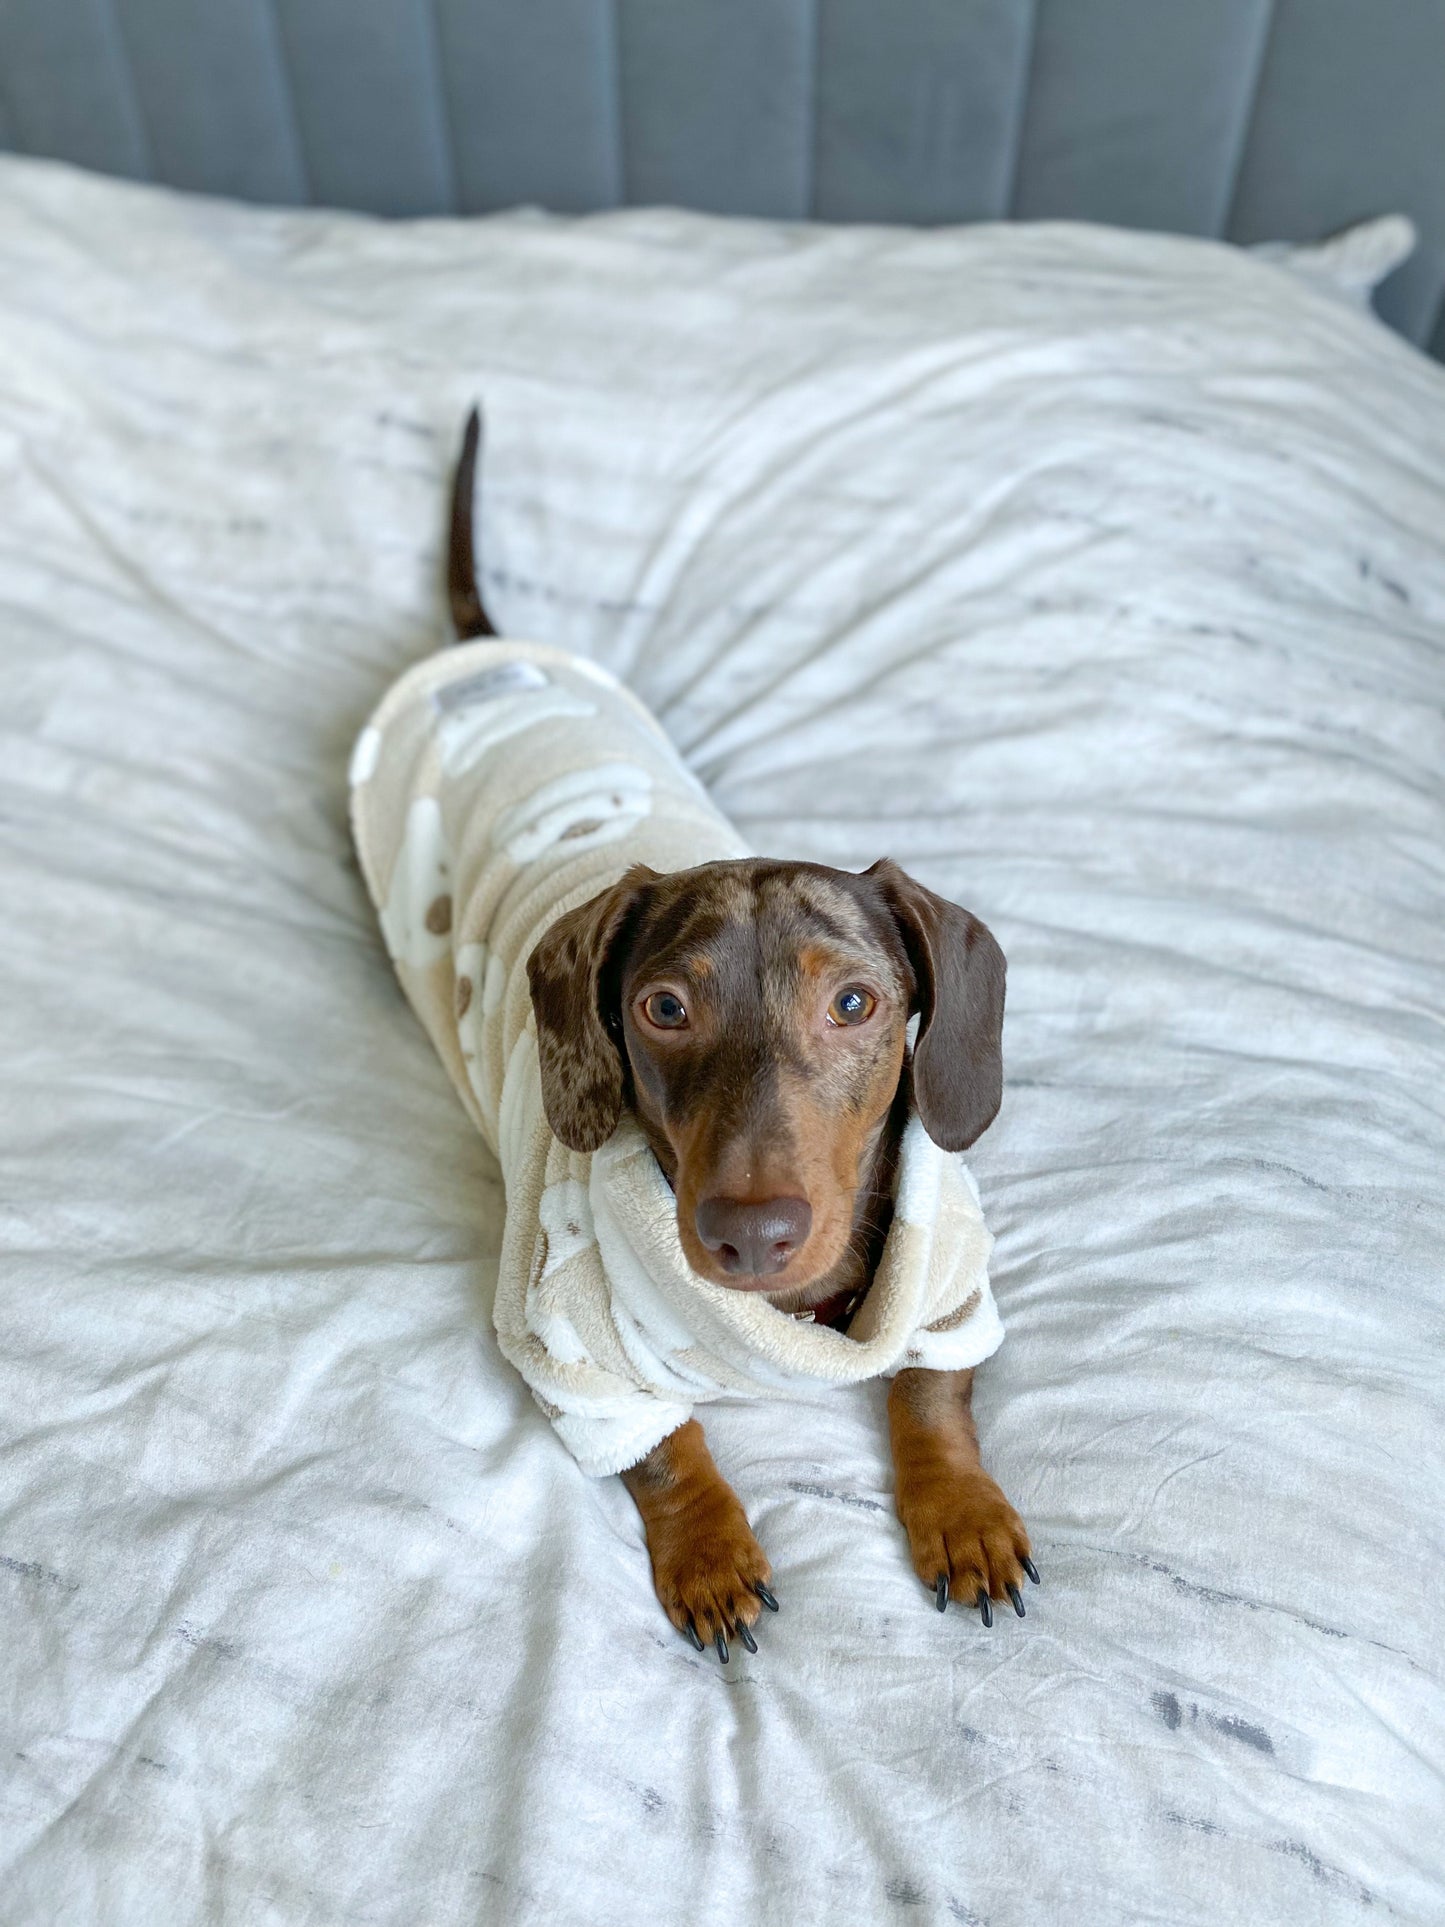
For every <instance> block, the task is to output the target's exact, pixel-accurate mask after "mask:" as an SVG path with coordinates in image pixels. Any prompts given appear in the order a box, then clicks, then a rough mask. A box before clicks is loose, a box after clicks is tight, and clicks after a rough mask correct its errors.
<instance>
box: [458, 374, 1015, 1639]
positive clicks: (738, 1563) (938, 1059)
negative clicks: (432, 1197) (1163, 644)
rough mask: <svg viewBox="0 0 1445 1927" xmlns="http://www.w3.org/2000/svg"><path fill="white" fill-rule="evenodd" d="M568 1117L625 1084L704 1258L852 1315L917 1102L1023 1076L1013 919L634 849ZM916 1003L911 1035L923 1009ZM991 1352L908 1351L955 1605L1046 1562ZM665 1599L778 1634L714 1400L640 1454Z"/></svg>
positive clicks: (915, 1417)
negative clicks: (980, 1379) (984, 1456)
mask: <svg viewBox="0 0 1445 1927" xmlns="http://www.w3.org/2000/svg"><path fill="white" fill-rule="evenodd" d="M477 443H478V420H477V416H476V414H475V412H474V413H473V415H472V417H471V419H470V420H469V421H468V423H467V431H466V438H465V441H464V443H463V448H462V457H461V462H460V465H459V467H458V471H457V480H456V488H455V491H454V495H453V502H452V532H451V554H450V565H449V589H450V597H451V607H452V615H453V620H454V622H455V625H456V628H457V632H458V634H459V635H460V636H462V637H470V636H478V635H492V634H495V633H496V632H495V630H493V628H492V626H491V623H490V622H489V621H488V619H487V615H486V611H485V608H484V607H483V604H482V601H481V597H480V594H479V592H478V587H477V580H476V571H475V563H474V554H473V538H472V508H473V505H472V490H473V475H474V470H475V463H476V452H477ZM528 974H529V977H530V982H531V990H532V1002H533V1007H534V1010H535V1013H536V1020H537V1038H538V1049H539V1056H540V1060H541V1069H542V1094H543V1101H544V1104H545V1107H546V1113H547V1121H548V1123H549V1124H550V1125H551V1127H552V1130H553V1131H554V1133H555V1134H556V1136H557V1137H558V1138H559V1139H560V1140H561V1141H562V1143H563V1144H565V1145H567V1146H568V1147H569V1148H570V1149H572V1150H576V1151H582V1152H590V1151H595V1150H596V1149H597V1148H598V1147H599V1146H600V1145H601V1144H603V1143H604V1142H605V1141H606V1140H607V1138H608V1137H609V1136H610V1135H611V1134H612V1132H613V1131H614V1130H615V1128H616V1126H617V1122H618V1119H619V1118H620V1117H621V1115H622V1111H623V1109H624V1107H626V1108H628V1109H630V1110H631V1111H632V1112H633V1114H634V1115H635V1116H636V1118H637V1120H638V1122H639V1124H640V1125H641V1127H642V1129H643V1131H644V1132H645V1134H646V1136H647V1139H648V1142H649V1143H650V1144H651V1146H652V1149H653V1152H654V1153H655V1155H656V1157H657V1161H658V1163H659V1165H660V1166H661V1168H662V1170H663V1172H664V1173H665V1174H666V1176H667V1179H668V1182H669V1183H670V1185H671V1186H672V1189H673V1192H674V1194H675V1196H676V1199H677V1225H678V1234H679V1236H680V1238H681V1241H682V1247H683V1250H684V1252H685V1254H686V1256H687V1260H688V1262H689V1264H690V1265H691V1266H692V1267H693V1269H694V1270H695V1271H697V1272H698V1273H699V1275H700V1276H702V1277H704V1278H709V1279H712V1280H713V1281H714V1282H715V1283H717V1284H721V1285H726V1286H729V1287H731V1288H732V1289H734V1290H737V1291H761V1292H765V1293H766V1294H767V1296H768V1298H769V1300H770V1302H771V1303H772V1304H774V1305H776V1306H777V1307H778V1308H779V1309H780V1310H783V1311H788V1312H793V1313H802V1314H808V1313H811V1315H812V1316H813V1317H814V1319H816V1320H818V1321H820V1322H824V1323H827V1324H830V1325H834V1326H836V1327H837V1328H838V1329H840V1330H846V1329H847V1326H848V1322H849V1320H850V1318H851V1317H852V1315H853V1313H854V1311H855V1310H856V1309H857V1307H858V1305H859V1303H860V1302H861V1301H862V1298H863V1296H864V1294H865V1293H866V1292H867V1289H868V1286H869V1283H870V1281H871V1279H872V1276H873V1270H874V1267H875V1265H876V1264H877V1262H878V1258H879V1254H880V1252H881V1250H882V1246H883V1241H884V1238H885V1237H886V1235H887V1232H888V1227H889V1222H890V1214H891V1209H892V1206H891V1199H892V1193H893V1180H894V1174H895V1169H896V1164H897V1158H898V1151H899V1142H900V1138H901V1134H902V1130H903V1125H904V1121H905V1119H906V1118H907V1115H908V1111H909V1107H910V1104H911V1105H912V1106H913V1107H915V1108H916V1109H917V1112H918V1115H919V1118H920V1120H921V1122H922V1124H923V1127H924V1129H925V1130H926V1131H927V1132H928V1135H929V1136H930V1137H931V1138H932V1139H933V1140H934V1141H935V1142H936V1143H937V1144H939V1145H941V1146H942V1147H943V1148H944V1149H945V1150H949V1151H961V1150H963V1149H964V1148H965V1147H966V1146H968V1145H970V1144H972V1143H973V1141H974V1139H975V1138H977V1137H978V1135H979V1134H980V1132H982V1131H983V1130H985V1129H986V1128H987V1126H988V1125H989V1124H990V1123H991V1122H992V1120H993V1118H994V1117H995V1115H996V1114H997V1111H998V1107H999V1100H1000V1096H1001V1092H1002V1081H1003V1060H1002V1055H1001V1032H1002V1027H1003V1005H1004V959H1003V953H1002V951H1001V950H1000V949H999V946H998V944H997V943H996V942H995V940H994V938H993V937H992V935H991V934H990V933H989V931H988V930H987V929H986V928H985V927H984V925H983V924H981V923H980V922H979V921H978V919H977V918H976V917H973V916H971V915H970V914H969V913H968V911H966V910H961V909H959V908H958V907H957V906H956V905H955V904H952V903H948V902H945V901H944V899H943V898H941V897H938V896H935V895H934V894H933V892H932V891H931V890H926V889H924V888H923V886H922V885H921V884H918V883H915V882H914V881H913V879H912V878H911V877H909V876H907V875H905V874H904V872H903V871H902V870H900V869H898V868H897V866H896V865H895V864H893V863H890V862H887V861H884V862H881V863H875V864H874V865H873V867H872V868H871V869H870V870H866V871H864V872H863V874H862V875H854V874H852V873H851V872H848V871H844V870H830V869H825V868H824V867H822V866H821V865H818V864H814V863H779V862H770V861H765V860H763V859H758V858H752V859H746V860H744V861H740V862H729V863H708V864H703V865H701V866H700V867H699V868H697V869H692V870H684V871H680V872H678V873H676V874H674V875H671V876H659V875H657V874H656V873H655V872H653V871H651V870H646V869H638V870H633V871H630V872H628V874H627V875H625V876H623V877H621V878H620V879H619V880H618V882H617V883H615V884H614V885H613V886H612V888H611V889H609V890H606V891H604V892H603V893H602V895H601V896H599V897H596V898H594V899H593V900H592V901H591V902H590V903H586V904H583V905H582V906H581V907H580V908H579V909H576V910H573V911H571V912H569V913H568V914H567V915H565V916H563V917H561V918H559V919H558V921H557V922H556V923H555V924H554V925H553V926H552V928H551V929H550V930H549V931H548V933H547V935H546V936H545V937H544V938H543V939H542V941H541V942H540V943H539V944H538V945H537V947H536V949H535V951H534V952H533V954H532V957H531V959H530V962H529V966H528ZM915 1014H916V1015H917V1016H918V1019H919V1028H918V1032H917V1040H916V1043H915V1045H914V1048H913V1050H912V1052H911V1054H910V1052H909V1049H908V1041H907V1026H908V1023H909V1020H910V1018H911V1017H912V1016H914V1015H915ZM972 1387H973V1373H972V1372H971V1371H961V1372H938V1371H918V1370H904V1371H900V1372H899V1373H898V1374H897V1376H896V1377H895V1378H894V1380H893V1383H892V1387H891V1389H890V1392H889V1397H888V1415H889V1423H890V1429H891V1434H892V1445H893V1464H894V1474H895V1491H896V1497H897V1506H898V1516H899V1518H900V1519H901V1520H902V1522H903V1526H904V1529H905V1531H906V1532H907V1534H908V1541H909V1546H910V1549H911V1551H912V1556H913V1564H914V1569H915V1570H916V1572H917V1573H918V1575H919V1577H920V1578H921V1579H922V1580H923V1582H924V1584H925V1585H926V1586H928V1587H929V1588H930V1589H931V1590H932V1591H933V1593H934V1596H935V1599H936V1602H937V1605H938V1609H939V1611H940V1612H942V1611H943V1610H944V1609H945V1608H946V1606H947V1604H948V1601H949V1599H950V1598H953V1599H958V1600H962V1601H964V1602H965V1603H967V1604H970V1605H975V1604H976V1605H977V1606H978V1609H979V1612H980V1614H981V1616H982V1619H983V1622H984V1624H985V1625H986V1626H987V1625H991V1624H992V1618H993V1615H992V1609H991V1605H990V1601H991V1600H1000V1601H1001V1600H1003V1599H1005V1598H1007V1599H1009V1600H1010V1601H1011V1602H1012V1603H1013V1606H1014V1610H1015V1611H1016V1612H1017V1613H1019V1614H1020V1616H1022V1614H1023V1610H1024V1607H1023V1600H1022V1596H1021V1593H1020V1587H1021V1585H1022V1582H1023V1580H1024V1578H1025V1577H1027V1578H1029V1579H1030V1580H1032V1581H1033V1582H1034V1583H1035V1584H1037V1583H1038V1573H1037V1572H1036V1570H1035V1568H1034V1566H1033V1563H1032V1561H1031V1559H1030V1556H1029V1553H1030V1548H1029V1537H1028V1533H1027V1532H1026V1531H1025V1529H1024V1525H1023V1522H1022V1520H1021V1519H1020V1518H1019V1516H1018V1514H1017V1513H1016V1512H1015V1511H1014V1509H1013V1507H1012V1506H1011V1505H1010V1504H1009V1502H1008V1500H1007V1499H1006V1498H1005V1497H1004V1494H1003V1493H1002V1491H1001V1490H1000V1489H999V1487H998V1486H997V1485H996V1484H995V1483H994V1481H993V1480H992V1479H991V1478H990V1477H989V1475H988V1474H987V1472H985V1471H984V1469H983V1466H982V1464H981V1462H980V1459H979V1450H978V1435H977V1433H976V1431H975V1429H974V1424H973V1418H972V1414H971V1411H970V1403H971V1396H972ZM622 1479H623V1482H624V1484H625V1485H626V1486H627V1489H628V1491H629V1492H630V1493H631V1494H632V1496H633V1498H634V1500H635V1501H636V1503H637V1507H638V1510H639V1511H640V1512H641V1514H642V1519H643V1524H644V1527H645V1529H646V1534H647V1546H648V1551H649V1553H650V1555H651V1558H652V1572H653V1581H654V1584H655V1585H656V1588H657V1596H658V1598H659V1599H660V1600H661V1602H662V1605H663V1609H664V1610H665V1612H666V1613H667V1615H668V1618H669V1619H671V1621H672V1623H673V1625H674V1626H676V1627H677V1628H678V1630H679V1631H680V1632H683V1633H685V1634H686V1635H687V1636H688V1637H690V1638H691V1639H692V1641H693V1643H694V1644H695V1645H696V1646H697V1648H698V1650H699V1651H701V1650H702V1649H703V1645H704V1642H705V1641H707V1640H711V1641H712V1642H713V1643H714V1645H715V1647H716V1650H717V1653H718V1657H719V1658H720V1659H721V1660H723V1661H724V1662H726V1660H727V1658H728V1639H729V1636H731V1635H736V1636H737V1637H739V1638H740V1639H741V1640H742V1641H743V1643H744V1645H746V1646H747V1647H748V1648H749V1650H756V1647H755V1642H754V1638H753V1632H752V1628H753V1626H754V1625H755V1624H756V1622H757V1620H758V1617H759V1613H760V1610H761V1608H762V1607H764V1606H766V1607H768V1608H770V1609H771V1610H773V1611H776V1610H777V1601H776V1600H775V1598H774V1596H773V1593H772V1591H771V1582H772V1568H771V1567H770V1565H769V1564H768V1560H767V1555H766V1554H765V1553H764V1551H763V1549H762V1547H761V1546H760V1545H759V1544H758V1542H757V1540H756V1539H755V1538H754V1536H753V1533H752V1530H751V1528H750V1527H749V1525H748V1521H747V1515H746V1513H745V1512H744V1510H743V1507H742V1505H741V1503H740V1502H739V1500H738V1498H737V1496H736V1494H735V1493H734V1492H733V1490H732V1488H731V1487H730V1486H729V1485H728V1484H727V1482H726V1480H725V1479H724V1478H723V1477H722V1475H721V1473H720V1472H719V1471H718V1469H717V1467H716V1465H715V1464H714V1463H713V1460H712V1456H711V1454H710V1453H709V1451H708V1448H707V1444H706V1441H705V1440H704V1438H703V1433H702V1427H701V1426H700V1425H699V1423H698V1422H697V1420H696V1419H691V1420H689V1421H688V1422H687V1423H686V1424H685V1425H683V1426H681V1427H679V1429H678V1430H677V1431H675V1432H673V1433H672V1434H671V1435H670V1436H669V1437H668V1438H665V1439H664V1440H663V1441H662V1443H661V1444H660V1445H658V1446H656V1447H655V1448H654V1449H653V1450H652V1451H651V1452H649V1453H648V1454H647V1456H646V1457H645V1458H644V1459H642V1460H640V1461H639V1463H638V1464H636V1465H634V1466H632V1467H630V1468H629V1469H628V1470H627V1471H625V1472H624V1473H623V1474H622Z"/></svg>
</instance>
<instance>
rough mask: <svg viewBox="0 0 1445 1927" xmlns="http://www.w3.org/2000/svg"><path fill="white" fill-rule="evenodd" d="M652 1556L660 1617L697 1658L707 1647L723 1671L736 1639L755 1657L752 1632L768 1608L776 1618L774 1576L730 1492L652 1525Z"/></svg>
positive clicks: (700, 1498)
mask: <svg viewBox="0 0 1445 1927" xmlns="http://www.w3.org/2000/svg"><path fill="white" fill-rule="evenodd" d="M647 1549H648V1551H649V1553H651V1555H652V1582H653V1584H654V1585H655V1586H656V1588H657V1596H658V1598H659V1599H660V1600H661V1601H662V1609H663V1611H664V1612H665V1613H666V1614H667V1616H668V1618H669V1619H670V1620H671V1621H672V1623H673V1625H674V1626H676V1628H677V1629H678V1631H679V1632H680V1633H683V1634H684V1635H686V1637H687V1638H689V1639H690V1640H691V1641H692V1643H693V1645H694V1646H695V1647H696V1648H697V1650H698V1651H699V1652H702V1651H703V1650H704V1648H705V1647H706V1646H707V1644H708V1643H709V1641H710V1642H711V1643H712V1645H713V1647H714V1648H715V1649H716V1652H717V1656H718V1658H719V1659H720V1660H721V1661H722V1663H723V1664H724V1666H726V1665H727V1663H728V1640H729V1638H730V1637H732V1636H734V1635H736V1637H737V1638H739V1639H741V1641H742V1642H743V1644H744V1646H746V1647H747V1649H748V1651H749V1652H750V1653H755V1652H756V1651H757V1650H758V1648H757V1642H756V1640H755V1639H754V1638H753V1635H752V1628H753V1626H754V1625H755V1624H756V1623H757V1619H758V1616H759V1614H760V1612H761V1610H762V1608H763V1607H764V1606H766V1607H767V1608H768V1609H769V1611H771V1612H776V1611H777V1610H778V1602H777V1600H776V1599H774V1597H773V1595H772V1592H771V1590H770V1587H771V1583H772V1577H773V1569H772V1567H771V1566H770V1565H769V1564H768V1558H767V1554H766V1553H765V1552H764V1551H763V1549H762V1547H761V1546H760V1545H759V1544H758V1542H757V1540H756V1539H755V1538H754V1537H753V1534H752V1528H751V1527H750V1526H749V1524H748V1522H747V1516H746V1514H745V1513H744V1512H743V1509H742V1507H741V1506H740V1505H739V1504H738V1502H737V1500H736V1499H735V1498H734V1497H733V1495H732V1493H731V1491H729V1490H728V1488H727V1487H726V1486H723V1487H722V1489H721V1490H720V1491H715V1492H708V1493H705V1494H699V1495H696V1496H694V1497H692V1498H691V1500H690V1502H689V1503H687V1504H686V1505H684V1506H682V1507H680V1508H678V1510H677V1511H676V1513H675V1514H673V1515H672V1516H670V1517H668V1518H665V1519H658V1518H653V1519H650V1520H649V1521H648V1526H647Z"/></svg>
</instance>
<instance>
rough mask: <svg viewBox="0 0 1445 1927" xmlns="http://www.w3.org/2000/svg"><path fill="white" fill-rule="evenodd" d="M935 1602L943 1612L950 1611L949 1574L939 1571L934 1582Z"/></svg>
mask: <svg viewBox="0 0 1445 1927" xmlns="http://www.w3.org/2000/svg"><path fill="white" fill-rule="evenodd" d="M933 1603H934V1605H935V1606H937V1608H938V1610H939V1611H940V1612H941V1613H946V1612H947V1611H948V1574H947V1573H946V1572H941V1573H939V1575H938V1577H937V1578H936V1579H935V1580H934V1582H933Z"/></svg>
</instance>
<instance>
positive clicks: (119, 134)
mask: <svg viewBox="0 0 1445 1927" xmlns="http://www.w3.org/2000/svg"><path fill="white" fill-rule="evenodd" d="M0 114H3V118H4V123H5V127H4V131H0V142H3V143H4V144H5V145H9V144H11V143H13V144H14V145H15V146H16V147H17V148H19V149H20V150H21V151H22V152H25V153H31V154H60V155H63V156H64V157H65V158H66V159H67V160H72V161H75V162H77V163H78V164H79V165H80V166H81V167H94V168H98V169H99V170H100V171H101V172H102V173H106V174H126V175H129V176H131V177H132V178H133V179H136V180H145V179H146V178H147V177H148V176H149V174H150V172H151V163H150V155H149V152H148V150H147V147H146V140H145V135H144V133H143V131H142V128H141V118H140V114H139V111H138V108H137V103H136V96H135V89H134V86H133V84H132V81H131V76H130V73H129V71H128V68H127V63H126V57H125V49H124V47H123V46H122V44H121V40H120V35H119V30H118V26H117V22H116V17H115V13H114V10H113V6H112V0H66V3H65V4H64V5H58V4H57V0H5V4H3V5H0Z"/></svg>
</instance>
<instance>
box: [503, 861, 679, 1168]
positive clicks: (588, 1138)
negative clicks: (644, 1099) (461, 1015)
mask: <svg viewBox="0 0 1445 1927" xmlns="http://www.w3.org/2000/svg"><path fill="white" fill-rule="evenodd" d="M656 881H657V874H656V872H655V871H653V870H649V869H648V868H647V866H646V864H642V863H639V864H636V865H635V866H634V867H633V868H632V869H630V870H629V871H628V872H627V874H626V876H624V877H621V878H619V880H618V881H617V882H616V883H614V884H613V886H612V888H611V889H610V890H604V891H603V892H602V894H601V896H597V897H593V898H592V900H591V902H590V903H583V904H580V905H579V906H578V907H577V909H575V910H569V911H568V912H567V913H566V914H565V916H561V917H558V919H557V921H556V922H555V923H554V924H553V925H552V927H551V929H550V930H549V931H548V932H547V934H546V935H545V936H544V937H543V938H542V939H541V941H540V942H539V943H538V945H537V947H536V949H535V950H534V951H533V952H532V954H531V956H530V957H529V958H528V959H527V981H528V983H529V985H530V986H531V991H532V1009H533V1010H534V1011H535V1013H536V1017H537V1052H538V1055H539V1057H540V1058H541V1061H542V1107H543V1109H544V1110H545V1111H546V1113H547V1122H548V1123H549V1124H550V1125H551V1127H552V1131H553V1134H554V1136H556V1137H558V1138H560V1139H561V1141H562V1143H563V1144H565V1145H566V1146H567V1149H568V1150H569V1151H595V1150H597V1149H598V1148H599V1147H600V1146H601V1145H603V1144H605V1143H606V1142H607V1140H608V1138H610V1137H611V1135H612V1133H613V1132H614V1131H615V1130H616V1129H617V1120H618V1118H619V1117H621V1115H622V1091H623V1078H622V1042H621V1028H622V1027H621V1013H620V1011H618V1010H617V1009H616V1007H615V1006H616V1000H617V994H618V976H619V965H620V951H621V949H622V942H623V938H624V935H625V932H626V929H627V926H628V925H629V924H630V923H631V922H632V920H633V919H634V918H635V916H636V913H637V911H638V909H639V908H640V906H641V903H642V900H643V897H644V896H645V895H646V892H647V889H648V886H649V885H650V884H653V883H655V882H656Z"/></svg>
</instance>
